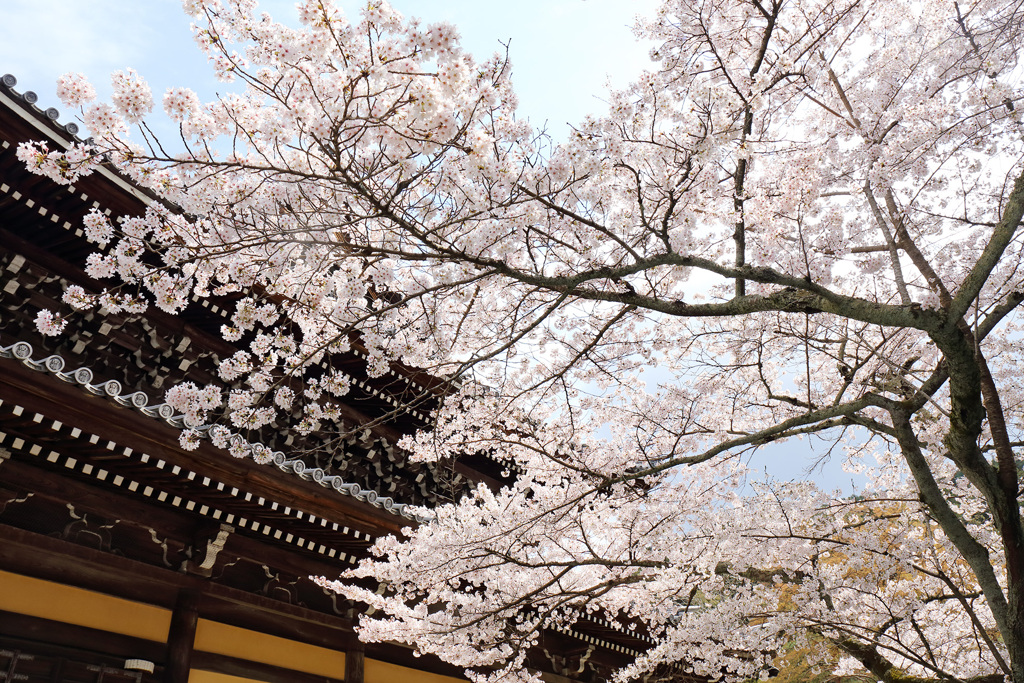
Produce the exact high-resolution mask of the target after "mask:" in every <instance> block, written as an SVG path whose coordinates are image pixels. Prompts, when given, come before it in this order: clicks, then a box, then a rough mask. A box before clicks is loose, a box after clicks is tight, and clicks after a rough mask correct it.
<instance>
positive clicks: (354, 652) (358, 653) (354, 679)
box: [345, 643, 364, 683]
mask: <svg viewBox="0 0 1024 683" xmlns="http://www.w3.org/2000/svg"><path fill="white" fill-rule="evenodd" d="M363 663H364V652H363V644H362V643H359V645H358V646H357V647H355V648H353V649H351V650H346V651H345V683H363Z"/></svg>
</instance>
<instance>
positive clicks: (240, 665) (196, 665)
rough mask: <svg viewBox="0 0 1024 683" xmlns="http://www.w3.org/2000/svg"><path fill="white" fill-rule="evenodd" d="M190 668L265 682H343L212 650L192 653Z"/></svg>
mask: <svg viewBox="0 0 1024 683" xmlns="http://www.w3.org/2000/svg"><path fill="white" fill-rule="evenodd" d="M192 668H193V669H196V670H199V671H212V672H213V673H219V674H226V675H228V676H238V677H239V678H248V679H251V680H254V681H265V683H345V682H343V681H342V680H341V679H338V678H330V677H328V676H317V675H315V674H308V673H303V672H301V671H293V670H291V669H285V668H282V667H279V666H273V665H271V664H263V663H261V662H252V661H249V660H247V659H238V658H237V657H229V656H227V655H221V654H214V653H212V652H199V651H197V652H195V653H193V654H192Z"/></svg>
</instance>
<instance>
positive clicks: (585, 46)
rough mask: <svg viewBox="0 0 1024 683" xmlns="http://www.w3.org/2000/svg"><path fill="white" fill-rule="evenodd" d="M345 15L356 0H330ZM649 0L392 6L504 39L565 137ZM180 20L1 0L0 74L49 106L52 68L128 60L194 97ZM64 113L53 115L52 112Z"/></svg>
mask: <svg viewBox="0 0 1024 683" xmlns="http://www.w3.org/2000/svg"><path fill="white" fill-rule="evenodd" d="M339 4H340V5H341V6H342V7H343V8H345V11H346V12H347V13H348V14H350V15H351V16H355V15H356V14H357V13H358V9H359V7H361V5H362V3H361V2H360V1H359V0H339ZM657 4H658V3H657V2H656V0H517V2H514V3H513V2H481V1H480V0H395V1H394V2H393V3H392V6H393V7H395V8H396V9H398V10H399V11H400V12H402V13H403V14H405V15H406V16H416V17H420V18H421V19H423V20H424V21H427V22H431V21H442V20H443V21H450V22H451V23H453V24H455V25H456V26H458V28H459V31H460V33H461V34H462V42H463V45H464V47H465V48H466V49H468V50H469V51H470V52H472V53H473V54H474V55H476V57H477V58H478V59H485V58H487V57H489V56H490V55H491V54H493V53H494V52H495V51H501V50H504V48H503V47H502V44H503V43H509V45H510V55H511V58H512V63H513V68H514V71H513V81H514V83H515V87H516V92H517V93H519V98H520V114H521V115H524V116H527V117H529V119H530V120H531V121H532V122H533V123H534V124H535V125H540V124H543V123H545V122H547V123H548V128H549V131H550V132H551V133H552V134H553V135H554V136H555V137H556V138H558V139H564V136H565V134H566V132H567V131H568V130H569V128H568V124H571V123H575V122H578V121H580V120H581V119H582V118H583V116H585V115H586V114H588V113H601V112H603V110H604V104H603V102H602V99H601V98H602V93H603V92H605V90H606V88H605V83H606V80H610V81H611V83H612V84H613V85H614V86H616V87H622V86H625V85H626V84H627V83H629V81H630V80H632V78H633V76H635V75H636V74H638V73H639V72H640V71H641V70H642V69H643V68H645V67H647V66H648V65H649V64H650V62H649V60H648V56H647V55H648V53H649V51H650V48H651V47H652V45H651V44H640V43H637V42H636V40H635V39H634V37H633V34H632V30H631V26H632V25H633V23H634V18H635V17H636V15H638V14H641V15H646V16H650V15H653V13H654V11H655V9H656V7H657ZM260 7H261V8H262V9H263V10H264V11H267V12H269V13H270V14H271V16H273V17H274V18H275V19H278V20H280V21H284V22H285V23H290V24H293V25H294V24H295V21H294V16H295V11H294V1H293V0H261V2H260ZM189 23H190V22H189V19H188V18H187V17H185V15H184V14H183V12H182V11H181V6H180V2H179V1H178V0H89V2H82V1H81V0H3V2H2V3H0V73H10V74H13V75H14V76H15V77H16V78H17V79H18V86H17V87H18V89H19V90H33V91H35V92H36V93H37V94H38V95H39V96H40V102H39V104H41V105H43V106H44V108H45V107H49V106H58V107H59V103H58V102H57V99H56V96H55V95H54V94H53V93H54V89H55V81H56V79H57V77H58V76H60V75H61V74H63V73H66V72H68V71H77V72H81V73H84V74H85V75H86V76H88V77H89V79H90V80H92V82H93V83H94V85H96V86H97V89H98V90H99V92H100V95H101V97H102V96H104V95H105V94H106V93H107V92H108V91H109V87H108V86H109V80H110V79H109V74H110V73H111V72H112V71H116V70H118V69H124V68H126V67H132V68H134V69H136V70H137V71H138V72H139V73H140V74H141V75H142V76H143V77H144V78H145V79H146V80H147V81H148V82H149V84H150V86H151V87H152V88H153V91H154V95H156V96H157V99H159V96H160V95H161V94H162V93H163V92H164V90H166V89H167V88H168V87H170V86H182V85H183V86H188V87H191V88H193V89H195V90H197V91H198V92H199V93H200V96H201V97H203V98H204V99H209V98H212V97H213V96H214V94H215V93H216V92H217V89H218V88H220V89H223V88H224V87H225V86H224V84H220V83H217V82H216V81H215V80H214V79H213V78H211V77H210V76H209V69H208V68H207V67H206V62H205V58H204V57H203V56H202V55H201V54H200V53H199V51H198V50H197V49H196V48H195V46H194V44H193V42H192V37H191V33H190V31H189ZM69 115H70V113H69V112H68V113H63V116H62V118H61V120H62V121H67V120H69V119H68V117H69Z"/></svg>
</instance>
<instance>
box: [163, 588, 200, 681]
mask: <svg viewBox="0 0 1024 683" xmlns="http://www.w3.org/2000/svg"><path fill="white" fill-rule="evenodd" d="M198 624H199V593H198V592H197V591H193V590H182V591H180V592H179V593H178V602H177V604H176V605H175V606H174V612H173V613H171V629H170V631H169V633H168V635H167V661H166V664H165V665H164V683H188V674H189V671H190V670H191V669H192V646H193V645H194V644H195V640H196V626H197V625H198Z"/></svg>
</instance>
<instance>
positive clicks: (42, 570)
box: [0, 524, 356, 650]
mask: <svg viewBox="0 0 1024 683" xmlns="http://www.w3.org/2000/svg"><path fill="white" fill-rule="evenodd" d="M0 569H3V570H5V571H10V572H14V573H16V574H23V575H25V576H34V577H37V578H40V579H45V580H49V581H54V582H57V583H63V584H67V585H72V586H77V587H80V588H85V589H87V590H93V591H97V592H100V593H106V594H108V595H114V596H117V597H120V598H125V599H127V600H133V601H136V602H142V603H146V604H151V605H158V606H160V607H165V608H168V609H172V608H173V607H174V605H175V602H176V600H177V596H178V594H179V592H180V591H181V590H182V589H192V590H195V591H199V592H201V593H202V604H201V605H200V611H201V613H202V615H203V617H204V618H207V619H212V620H214V621H220V622H223V623H226V624H231V625H233V626H238V627H240V628H247V629H250V630H253V631H259V632H261V633H269V634H271V635H276V636H278V637H281V638H288V639H291V640H298V641H299V642H303V643H309V644H310V645H317V646H319V647H327V648H333V649H337V650H345V649H347V648H349V647H351V646H352V644H353V643H354V642H356V637H355V635H354V634H353V633H352V621H351V620H350V619H348V618H345V617H342V616H339V615H334V614H325V613H323V612H317V611H315V610H311V609H308V608H305V607H301V606H298V605H291V604H288V603H285V602H281V601H280V600H274V599H272V598H267V597H264V596H262V595H254V594H252V593H248V592H246V591H243V590H239V589H237V588H232V587H230V586H225V585H222V584H218V583H214V582H211V581H209V580H207V579H202V578H200V577H196V576H190V575H188V574H183V573H180V572H173V571H170V570H168V569H161V568H158V567H153V566H151V565H147V564H144V563H142V562H137V561H134V560H129V559H126V558H123V557H119V556H116V555H111V554H110V553H107V552H104V551H101V550H96V549H94V548H88V547H86V546H81V545H78V544H76V543H71V542H69V541H62V540H59V539H56V538H51V537H49V536H44V535H42V534H36V533H33V532H31V531H24V530H22V529H15V528H13V527H9V526H5V525H3V524H0Z"/></svg>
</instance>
